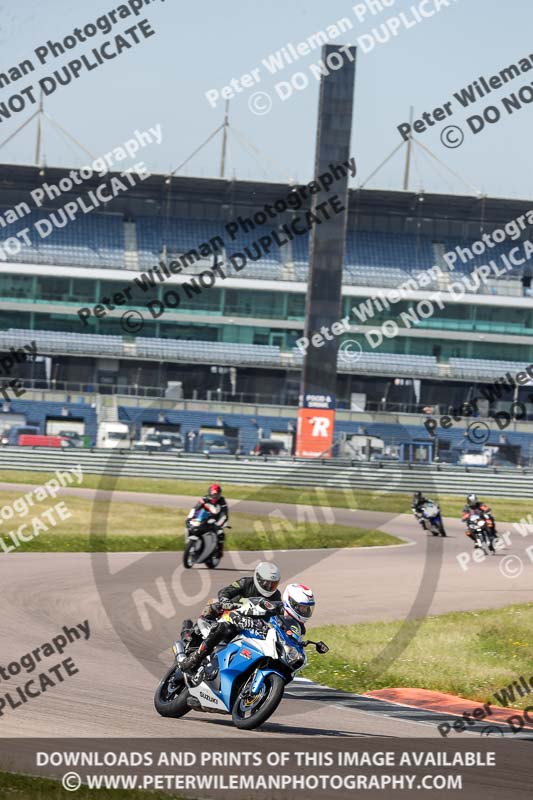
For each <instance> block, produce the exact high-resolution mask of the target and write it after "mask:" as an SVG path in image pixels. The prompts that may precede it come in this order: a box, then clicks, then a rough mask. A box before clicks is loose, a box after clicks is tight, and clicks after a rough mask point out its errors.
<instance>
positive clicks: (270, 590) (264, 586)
mask: <svg viewBox="0 0 533 800" xmlns="http://www.w3.org/2000/svg"><path fill="white" fill-rule="evenodd" d="M280 578H281V575H280V571H279V568H278V567H277V566H276V564H273V563H271V562H269V561H261V562H260V563H259V564H258V565H257V566H256V568H255V570H254V574H253V577H250V578H240V579H239V580H237V581H235V582H234V583H232V584H230V585H229V586H225V587H224V588H223V589H221V590H220V591H219V593H218V601H217V600H210V601H209V602H208V604H207V606H206V607H205V608H204V610H203V611H202V614H201V616H200V620H204V622H205V623H206V624H207V625H209V627H210V630H209V633H208V634H207V636H206V638H205V640H204V641H203V642H201V643H200V646H199V647H198V649H197V650H196V651H195V652H193V653H192V654H191V655H190V656H187V657H186V658H182V659H181V661H180V662H179V665H180V667H181V669H182V670H183V671H185V672H192V671H194V670H197V669H198V668H199V666H200V664H201V663H202V661H203V660H204V659H205V658H206V657H207V656H208V655H210V654H211V653H212V652H213V650H214V649H215V647H216V646H217V644H219V643H220V642H222V641H224V640H225V641H230V640H231V639H232V638H233V637H234V636H236V635H237V633H238V631H239V628H245V627H248V626H249V627H253V626H254V625H257V617H260V616H263V615H264V616H265V618H268V616H269V614H275V613H277V612H278V611H279V610H280V608H279V607H280V606H281V605H282V604H281V594H280V591H279V589H278V586H279V582H280ZM250 597H261V598H263V602H264V605H263V607H261V608H257V609H254V612H253V613H252V615H251V616H248V615H241V614H240V613H238V608H239V605H240V602H241V601H242V600H244V599H245V598H250ZM224 611H231V612H233V613H232V615H231V621H230V622H226V621H223V620H221V619H220V617H221V616H222V614H223V613H224ZM254 617H255V619H254ZM195 630H197V626H195ZM182 635H183V631H182ZM196 641H198V638H196V640H194V644H196Z"/></svg>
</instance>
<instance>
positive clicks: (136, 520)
mask: <svg viewBox="0 0 533 800" xmlns="http://www.w3.org/2000/svg"><path fill="white" fill-rule="evenodd" d="M19 496H20V494H19V492H0V506H7V505H10V504H12V503H13V502H14V501H15V500H16V498H17V497H19ZM58 501H59V502H61V504H63V508H66V509H67V511H68V514H70V516H69V517H68V518H67V519H59V517H58V514H55V515H54V513H53V509H54V507H55V505H56V503H57V502H58ZM48 510H50V515H48V516H47V515H46V514H47V512H48ZM185 517H186V512H185V511H184V510H183V509H175V508H165V507H162V506H150V505H144V504H142V503H139V504H137V503H119V502H111V503H107V502H104V501H100V500H95V501H92V500H88V499H86V498H83V497H74V496H68V497H67V496H63V497H61V498H55V499H52V498H47V499H46V500H43V501H41V502H34V503H33V505H32V507H31V508H30V509H29V510H28V512H27V514H26V515H25V516H19V515H17V516H15V517H13V519H11V520H9V521H6V520H3V521H2V524H1V525H0V558H1V557H2V556H4V557H5V556H9V553H8V552H6V549H7V548H9V547H10V546H13V540H12V538H11V537H10V535H9V533H10V531H14V532H15V535H16V531H17V529H18V528H19V526H20V525H21V524H25V525H26V527H25V529H24V530H23V535H24V537H25V538H28V536H29V535H30V534H31V533H32V531H33V527H32V526H33V525H34V522H33V520H35V519H37V520H40V526H41V525H44V526H45V529H44V530H43V528H42V527H40V526H39V533H38V535H36V536H35V537H34V538H30V539H29V541H26V542H24V541H21V543H20V546H18V547H16V552H40V553H42V552H119V551H129V552H146V551H153V550H183V546H184V535H183V530H184V526H185ZM52 521H55V523H56V524H52ZM231 526H232V527H231V530H229V531H227V534H226V543H227V549H228V550H296V549H299V548H302V547H305V548H325V547H371V546H376V545H390V544H400V543H401V542H400V540H399V539H397V538H396V537H395V536H390V535H389V534H388V533H383V532H382V531H379V530H367V529H365V528H352V527H348V526H346V525H324V524H323V523H319V522H318V521H306V522H300V523H297V522H292V521H290V520H288V519H286V518H283V517H280V518H278V517H276V516H269V517H265V516H264V517H258V516H255V515H253V514H243V513H232V515H231ZM91 532H92V535H91ZM2 543H3V544H2Z"/></svg>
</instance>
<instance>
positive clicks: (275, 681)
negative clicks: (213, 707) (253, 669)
mask: <svg viewBox="0 0 533 800" xmlns="http://www.w3.org/2000/svg"><path fill="white" fill-rule="evenodd" d="M252 680H253V676H252V677H251V678H250V679H249V680H248V681H246V683H245V685H244V686H243V687H242V689H241V691H240V692H239V694H238V695H237V699H236V700H235V702H234V703H233V708H232V709H231V718H232V720H233V724H234V725H235V727H236V728H240V730H246V731H250V730H253V728H258V727H259V726H260V725H262V724H263V722H266V721H267V719H268V718H269V717H271V716H272V714H273V713H274V711H275V710H276V708H277V707H278V706H279V704H280V702H281V698H282V697H283V690H284V689H285V681H284V680H283V678H281V677H280V676H279V675H276V674H275V673H273V672H271V673H270V674H269V675H267V676H266V677H265V680H264V681H263V685H262V686H261V688H260V690H259V691H258V692H257V693H256V694H254V695H249V694H248V693H247V689H248V688H249V687H250V685H251V683H252Z"/></svg>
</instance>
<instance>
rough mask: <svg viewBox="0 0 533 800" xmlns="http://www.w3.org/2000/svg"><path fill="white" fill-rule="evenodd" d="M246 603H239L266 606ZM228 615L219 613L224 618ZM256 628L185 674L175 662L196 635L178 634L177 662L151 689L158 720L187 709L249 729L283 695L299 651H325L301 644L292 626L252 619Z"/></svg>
mask: <svg viewBox="0 0 533 800" xmlns="http://www.w3.org/2000/svg"><path fill="white" fill-rule="evenodd" d="M267 602H268V601H265V600H264V599H261V600H260V599H258V598H254V599H250V600H246V601H245V602H244V604H243V605H247V604H252V605H254V604H257V603H263V604H264V603H267ZM230 613H231V612H229V611H228V612H225V615H224V618H226V619H229V614H230ZM256 626H257V627H256V628H255V629H252V630H246V631H242V632H241V633H240V634H239V635H238V636H237V637H236V638H235V639H234V640H233V641H232V642H230V643H229V644H221V645H219V647H218V648H216V649H215V651H214V652H213V653H212V654H211V655H210V656H207V657H206V658H205V660H204V661H203V662H202V665H201V667H200V668H199V670H198V671H197V672H196V673H195V674H193V675H190V674H189V673H183V672H182V671H181V669H180V667H179V663H180V659H181V658H182V657H183V656H184V655H188V654H189V653H190V652H191V651H192V650H193V649H194V648H195V646H196V645H195V640H196V639H197V637H195V636H191V635H187V634H186V630H185V629H184V630H182V638H181V639H180V640H179V641H177V642H176V643H175V644H174V646H173V648H172V649H173V651H174V655H175V656H176V659H177V664H173V666H172V667H171V668H170V669H169V670H168V672H167V673H166V675H165V677H164V678H163V680H162V681H161V683H160V684H159V686H158V687H157V690H156V693H155V698H154V704H155V708H156V710H157V712H158V713H159V714H161V716H163V717H182V716H184V715H185V714H187V713H188V712H189V711H190V710H191V709H192V708H194V709H196V710H197V711H206V712H211V713H213V712H214V713H217V714H229V715H231V718H232V720H233V724H234V725H235V726H236V727H237V728H240V729H244V730H252V729H253V728H257V727H259V725H262V724H263V723H264V722H266V720H267V719H269V717H271V716H272V714H273V713H274V711H275V710H276V708H277V707H278V705H279V703H280V702H281V699H282V697H283V692H284V689H285V686H286V685H287V684H288V683H290V681H292V679H293V678H294V676H295V675H296V673H297V672H299V671H300V670H301V669H302V668H303V667H304V666H305V665H306V663H307V656H306V653H305V651H304V648H305V647H307V646H308V645H310V644H312V645H315V648H316V650H317V652H318V653H327V652H328V650H329V648H328V646H327V645H326V644H324V642H313V641H311V640H310V639H308V640H305V641H304V640H303V639H302V637H301V635H300V630H299V628H298V627H297V626H296V625H294V626H293V625H291V624H290V623H288V622H287V621H286V620H285V618H282V617H281V618H280V617H276V616H273V617H271V618H270V619H269V620H268V621H266V620H265V619H264V618H262V619H260V618H258V620H257V621H256Z"/></svg>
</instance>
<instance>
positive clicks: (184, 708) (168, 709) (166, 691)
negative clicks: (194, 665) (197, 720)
mask: <svg viewBox="0 0 533 800" xmlns="http://www.w3.org/2000/svg"><path fill="white" fill-rule="evenodd" d="M175 673H176V665H174V666H173V667H171V668H170V669H169V671H168V672H167V674H166V675H165V677H164V678H163V680H162V681H161V683H160V684H159V686H158V687H157V689H156V690H155V695H154V706H155V709H156V711H157V713H158V714H160V715H161V716H162V717H183V716H184V714H187V713H188V712H189V711H190V710H191V709H190V708H189V706H188V705H187V696H188V694H189V692H188V690H187V686H186V685H185V681H184V680H183V676H181V678H180V677H178V676H176V675H175ZM180 675H181V673H180Z"/></svg>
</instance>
